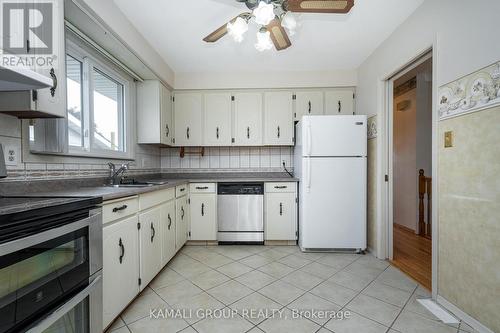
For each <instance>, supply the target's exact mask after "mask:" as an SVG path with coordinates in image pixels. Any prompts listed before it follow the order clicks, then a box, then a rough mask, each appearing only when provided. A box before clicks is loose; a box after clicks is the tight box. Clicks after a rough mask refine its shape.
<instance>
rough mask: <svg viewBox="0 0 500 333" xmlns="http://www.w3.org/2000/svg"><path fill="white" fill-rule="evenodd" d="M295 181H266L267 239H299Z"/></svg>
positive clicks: (265, 234)
mask: <svg viewBox="0 0 500 333" xmlns="http://www.w3.org/2000/svg"><path fill="white" fill-rule="evenodd" d="M296 198H297V192H296V186H295V183H266V193H265V221H264V225H265V226H264V238H265V240H295V239H297V200H296Z"/></svg>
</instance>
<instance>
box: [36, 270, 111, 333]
mask: <svg viewBox="0 0 500 333" xmlns="http://www.w3.org/2000/svg"><path fill="white" fill-rule="evenodd" d="M100 282H101V275H98V276H96V278H95V279H94V280H93V281H92V282H91V283H90V284H89V285H88V286H87V287H86V288H85V289H83V290H82V291H80V292H79V293H78V294H76V295H75V296H74V297H73V298H71V299H70V300H69V301H68V302H66V303H64V304H63V305H61V306H60V307H59V308H57V309H56V310H55V311H54V312H52V313H51V314H49V315H48V316H47V317H45V318H44V319H42V320H41V321H40V322H39V323H38V324H37V325H36V326H35V327H32V328H31V329H29V330H28V331H26V333H39V332H43V331H45V330H46V329H48V328H49V327H50V326H51V325H52V324H54V323H55V322H56V321H58V320H59V319H61V318H62V317H63V316H64V315H65V314H67V313H68V312H69V311H71V310H72V309H73V308H74V307H75V306H77V305H78V304H79V303H81V302H82V301H83V300H84V299H85V298H87V297H89V296H90V294H91V293H92V292H93V291H94V290H95V289H96V288H97V287H98V286H99V283H100Z"/></svg>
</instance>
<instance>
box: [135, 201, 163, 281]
mask: <svg viewBox="0 0 500 333" xmlns="http://www.w3.org/2000/svg"><path fill="white" fill-rule="evenodd" d="M160 216H161V207H155V208H152V209H150V210H148V211H146V212H143V213H140V214H139V223H140V229H139V247H140V254H141V260H140V266H141V271H140V274H141V275H140V276H141V286H140V287H141V290H142V289H144V288H145V287H146V286H147V285H148V283H149V282H151V280H152V279H153V278H154V277H155V276H156V274H158V272H159V271H160V270H161V267H162V265H161V259H162V258H161V249H162V244H161V241H162V239H161V233H160V229H161V227H160Z"/></svg>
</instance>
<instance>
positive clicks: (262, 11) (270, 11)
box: [253, 1, 275, 25]
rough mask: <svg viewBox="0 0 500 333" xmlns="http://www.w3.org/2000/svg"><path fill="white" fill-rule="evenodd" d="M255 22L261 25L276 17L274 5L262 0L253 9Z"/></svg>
mask: <svg viewBox="0 0 500 333" xmlns="http://www.w3.org/2000/svg"><path fill="white" fill-rule="evenodd" d="M253 16H254V17H255V22H256V23H257V24H260V25H268V24H269V22H271V21H272V20H273V19H274V16H275V15H274V5H273V4H272V3H266V2H265V1H260V2H259V6H258V7H257V8H255V9H254V10H253Z"/></svg>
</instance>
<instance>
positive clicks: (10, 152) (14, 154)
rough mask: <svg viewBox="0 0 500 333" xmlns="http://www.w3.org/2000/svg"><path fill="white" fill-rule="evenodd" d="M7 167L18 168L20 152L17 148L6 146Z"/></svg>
mask: <svg viewBox="0 0 500 333" xmlns="http://www.w3.org/2000/svg"><path fill="white" fill-rule="evenodd" d="M4 155H5V165H13V166H16V165H17V164H18V163H19V151H18V149H17V147H15V146H5V147H4Z"/></svg>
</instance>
